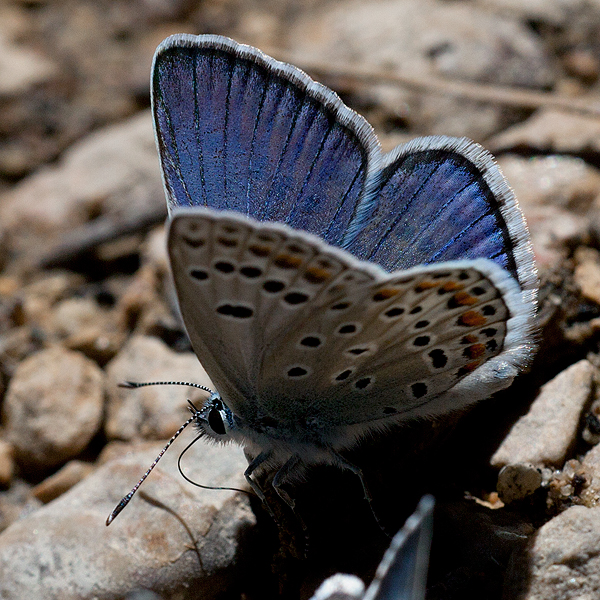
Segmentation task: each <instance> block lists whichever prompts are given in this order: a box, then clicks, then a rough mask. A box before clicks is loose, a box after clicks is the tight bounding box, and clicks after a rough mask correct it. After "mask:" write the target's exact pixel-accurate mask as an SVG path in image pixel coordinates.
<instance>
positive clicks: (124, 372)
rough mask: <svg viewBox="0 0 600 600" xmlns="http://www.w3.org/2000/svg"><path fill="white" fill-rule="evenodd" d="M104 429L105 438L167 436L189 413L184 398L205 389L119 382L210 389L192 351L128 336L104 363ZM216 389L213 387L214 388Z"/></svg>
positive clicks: (198, 399) (201, 395)
mask: <svg viewBox="0 0 600 600" xmlns="http://www.w3.org/2000/svg"><path fill="white" fill-rule="evenodd" d="M106 371H107V375H108V382H107V390H108V406H107V419H106V434H107V437H108V438H109V439H120V440H136V439H168V438H169V437H171V435H173V433H175V431H176V430H177V429H178V428H179V427H180V425H181V424H182V423H183V422H184V421H186V420H187V419H188V417H189V410H188V408H187V406H188V404H187V400H188V398H189V399H191V400H192V401H193V402H195V403H199V404H200V405H201V404H202V403H203V401H204V400H205V399H206V397H207V393H206V392H203V391H201V390H197V389H194V388H192V387H188V386H178V385H160V386H148V387H143V388H140V389H126V388H120V387H118V385H119V383H123V382H125V381H133V382H148V381H186V382H193V383H200V384H202V385H205V386H207V387H211V388H212V384H211V382H210V379H209V378H208V376H207V375H206V372H205V371H204V369H203V368H202V366H201V365H200V363H199V362H198V359H197V358H196V355H195V354H193V353H192V352H186V353H177V352H173V351H172V350H171V349H170V348H169V347H168V346H167V345H166V344H164V343H163V342H161V341H160V340H159V339H157V338H152V337H146V336H132V337H131V338H130V340H129V341H128V342H127V344H126V345H125V346H124V347H123V349H122V350H121V352H119V354H118V355H117V356H116V357H115V358H114V359H113V360H112V361H111V362H110V363H109V364H108V366H107V368H106ZM213 389H214V388H213Z"/></svg>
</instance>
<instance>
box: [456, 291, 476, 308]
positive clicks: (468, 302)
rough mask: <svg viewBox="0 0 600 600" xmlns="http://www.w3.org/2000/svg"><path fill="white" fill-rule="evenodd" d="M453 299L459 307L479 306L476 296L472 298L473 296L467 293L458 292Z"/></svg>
mask: <svg viewBox="0 0 600 600" xmlns="http://www.w3.org/2000/svg"><path fill="white" fill-rule="evenodd" d="M452 299H453V300H454V302H456V304H458V305H459V306H472V305H473V304H477V298H475V296H471V294H469V293H467V292H456V294H454V296H452Z"/></svg>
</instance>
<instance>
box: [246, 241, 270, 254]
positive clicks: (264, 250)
mask: <svg viewBox="0 0 600 600" xmlns="http://www.w3.org/2000/svg"><path fill="white" fill-rule="evenodd" d="M248 250H250V252H252V254H254V256H268V255H269V253H270V252H271V248H269V247H268V246H260V245H258V244H254V245H253V246H250V247H249V248H248Z"/></svg>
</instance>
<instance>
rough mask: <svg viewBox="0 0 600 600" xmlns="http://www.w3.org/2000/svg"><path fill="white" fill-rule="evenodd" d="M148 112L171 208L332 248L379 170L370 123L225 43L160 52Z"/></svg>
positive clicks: (186, 41) (170, 42) (184, 42)
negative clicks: (205, 211)
mask: <svg viewBox="0 0 600 600" xmlns="http://www.w3.org/2000/svg"><path fill="white" fill-rule="evenodd" d="M152 108H153V115H154V126H155V132H156V139H157V144H158V148H159V153H160V160H161V164H162V170H163V178H164V184H165V189H166V193H167V198H168V204H169V208H170V209H173V208H175V207H186V206H187V207H189V206H196V205H198V206H207V207H210V208H214V209H218V210H221V209H222V210H236V211H239V212H241V213H242V214H245V215H248V216H251V217H253V218H255V219H257V220H259V221H278V222H282V223H286V224H287V225H290V226H291V227H294V228H296V229H303V230H305V231H308V232H310V233H313V234H315V235H318V236H320V237H322V238H323V239H325V240H326V241H327V242H329V243H331V244H334V245H339V244H340V243H341V239H342V236H343V235H344V234H345V232H346V229H347V227H348V224H349V222H350V221H351V220H352V219H353V218H355V217H356V212H357V204H358V202H359V200H360V198H361V194H363V191H364V188H365V181H366V178H367V173H368V172H377V171H379V170H380V166H381V165H380V161H381V153H380V150H379V142H378V141H377V138H376V137H375V134H374V133H373V130H372V128H371V126H370V125H369V124H368V123H367V121H366V120H365V119H363V117H361V116H360V115H358V114H357V113H355V112H354V111H352V110H351V109H349V108H348V107H347V106H346V105H345V104H344V103H343V102H342V101H341V100H340V98H339V97H338V96H337V95H336V94H335V93H334V92H333V91H331V90H329V89H328V88H326V87H325V86H323V85H321V84H319V83H316V82H315V81H313V80H312V79H311V78H310V77H308V75H306V74H305V73H304V72H302V71H301V70H299V69H297V68H296V67H293V66H291V65H288V64H285V63H282V62H279V61H276V60H274V59H272V58H270V57H268V56H266V55H265V54H263V53H262V52H261V51H260V50H257V49H256V48H252V47H250V46H245V45H242V44H238V43H236V42H234V41H233V40H230V39H228V38H225V37H222V36H214V35H201V36H192V35H175V36H171V37H169V38H167V39H166V40H165V41H164V42H163V43H162V44H161V45H160V46H159V47H158V49H157V51H156V54H155V57H154V65H153V75H152ZM372 179H373V178H372Z"/></svg>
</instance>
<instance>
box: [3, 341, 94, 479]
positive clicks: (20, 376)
mask: <svg viewBox="0 0 600 600" xmlns="http://www.w3.org/2000/svg"><path fill="white" fill-rule="evenodd" d="M103 408H104V373H103V372H102V371H101V370H100V368H99V367H98V366H97V365H96V364H95V363H93V362H92V361H90V360H89V359H87V358H85V357H84V356H83V355H81V354H79V353H78V352H72V351H69V350H65V349H63V348H60V347H54V348H49V349H48V350H43V351H42V352H39V353H38V354H34V355H32V356H30V357H29V358H27V359H26V360H24V361H23V362H22V363H21V364H20V365H19V368H18V369H17V371H16V373H15V376H14V377H13V379H12V380H11V382H10V385H9V388H8V392H7V395H6V400H5V402H4V406H3V415H4V419H5V422H6V430H7V438H8V440H9V441H10V442H11V444H12V445H13V447H14V450H15V456H16V460H17V461H18V462H19V463H20V464H22V465H23V466H25V467H27V468H29V469H31V468H42V469H43V468H48V467H54V466H57V465H60V464H61V463H63V462H65V461H67V460H68V459H69V458H72V457H74V456H77V454H79V453H80V452H81V451H82V450H83V449H84V448H85V447H86V446H87V445H88V443H89V442H90V440H91V439H92V438H93V437H94V435H95V434H96V432H97V431H98V430H99V429H100V426H101V424H102V413H103Z"/></svg>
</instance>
